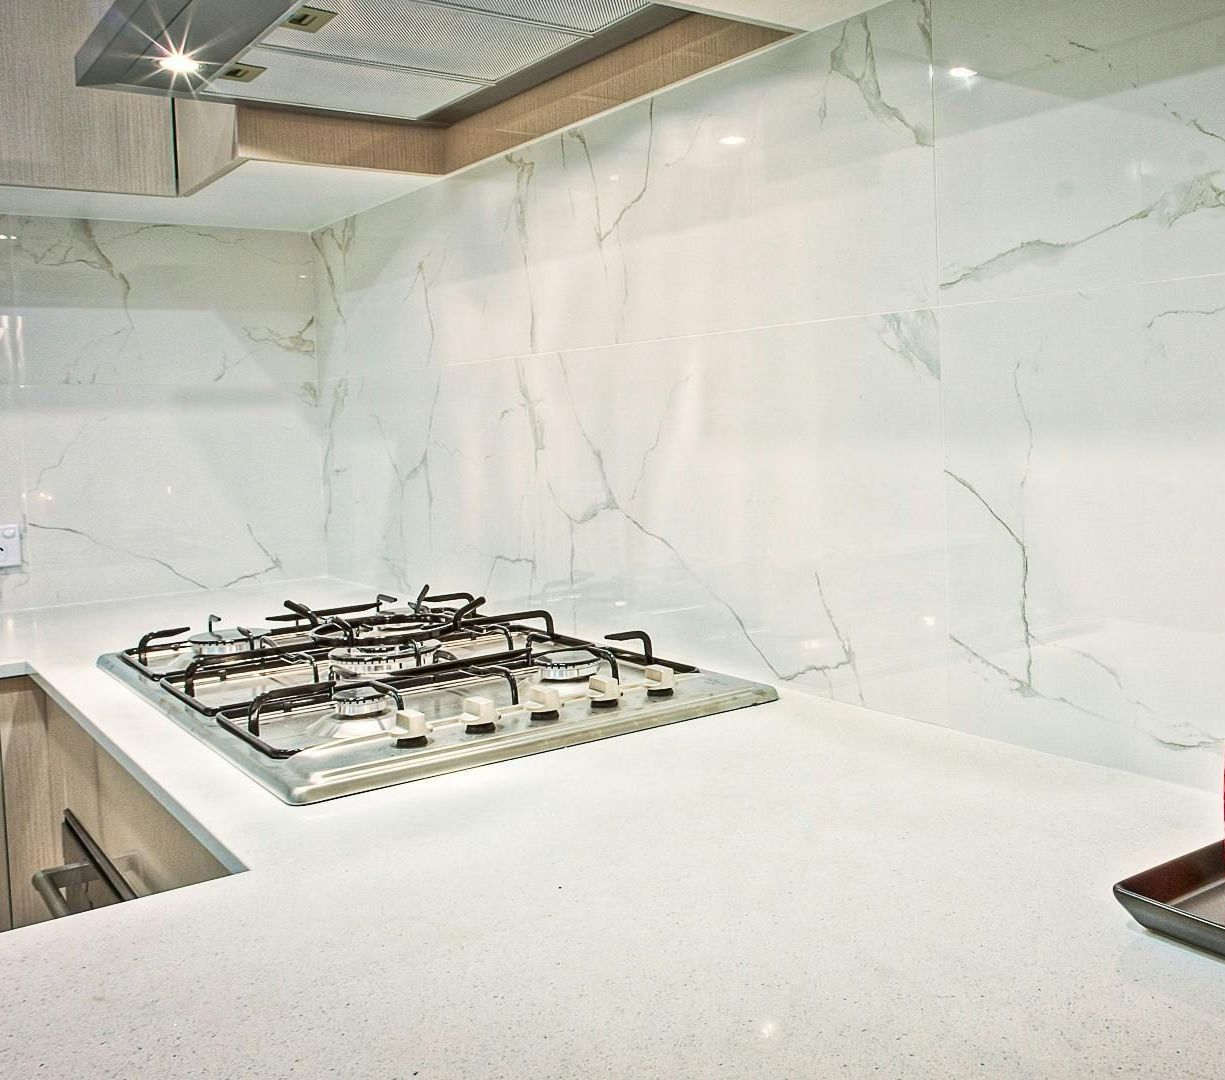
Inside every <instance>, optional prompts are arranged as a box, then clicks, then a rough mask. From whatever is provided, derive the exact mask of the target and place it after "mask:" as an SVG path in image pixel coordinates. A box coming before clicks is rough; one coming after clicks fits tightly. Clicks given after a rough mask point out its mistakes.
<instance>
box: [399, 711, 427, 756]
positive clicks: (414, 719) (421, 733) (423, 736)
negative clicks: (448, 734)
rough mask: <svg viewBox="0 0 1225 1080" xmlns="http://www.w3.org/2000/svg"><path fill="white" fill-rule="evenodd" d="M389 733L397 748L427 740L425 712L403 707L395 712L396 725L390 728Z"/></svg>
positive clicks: (411, 745)
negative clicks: (400, 710)
mask: <svg viewBox="0 0 1225 1080" xmlns="http://www.w3.org/2000/svg"><path fill="white" fill-rule="evenodd" d="M389 733H390V735H391V737H392V738H393V739H395V742H396V746H397V747H398V748H399V749H401V750H407V749H409V748H411V747H414V746H424V745H425V744H426V743H427V742H429V738H428V736H429V733H430V726H429V724H427V723H426V722H425V713H423V712H418V710H416V709H404V710H403V711H402V712H398V713H396V726H395V727H393V728H391V729H390V732H389Z"/></svg>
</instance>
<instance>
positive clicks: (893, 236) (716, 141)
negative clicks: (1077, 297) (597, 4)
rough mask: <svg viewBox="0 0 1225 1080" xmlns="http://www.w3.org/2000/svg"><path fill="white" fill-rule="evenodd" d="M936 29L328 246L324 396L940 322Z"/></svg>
mask: <svg viewBox="0 0 1225 1080" xmlns="http://www.w3.org/2000/svg"><path fill="white" fill-rule="evenodd" d="M925 20H926V14H925V9H924V7H923V5H922V4H920V3H915V2H911V0H903V2H900V3H894V4H891V5H888V6H887V7H885V8H882V9H880V10H879V11H876V12H873V13H871V14H869V15H868V16H865V17H862V18H856V19H853V20H851V21H850V22H848V23H846V24H844V25H841V26H839V27H835V28H833V29H831V30H829V31H821V32H818V33H815V34H811V35H808V36H806V37H803V38H801V39H799V40H796V41H794V42H790V43H787V44H784V45H782V46H780V47H778V48H775V49H771V50H769V51H768V52H766V53H765V54H763V55H761V56H759V57H757V58H755V59H754V60H752V61H751V62H749V63H747V64H741V65H733V66H730V67H728V68H725V69H723V70H721V71H718V72H715V73H714V74H712V75H710V76H707V77H704V78H702V79H700V80H697V81H694V82H692V83H689V84H687V85H684V86H681V87H678V88H676V89H675V90H672V91H669V92H668V93H665V94H661V95H659V96H657V97H656V98H654V99H652V100H650V101H647V102H643V103H640V104H637V105H634V106H631V107H629V108H627V109H624V110H621V111H620V112H617V113H614V114H612V115H610V116H607V117H604V118H603V119H601V120H598V121H596V122H594V123H592V124H588V125H584V126H583V127H581V128H578V129H575V130H573V131H570V132H568V133H566V134H564V135H560V136H557V137H554V138H550V139H546V140H544V141H541V142H538V143H536V144H533V145H532V146H530V147H527V148H525V149H523V150H520V151H516V152H514V153H512V154H509V155H507V156H506V157H505V158H504V159H499V160H498V161H495V162H492V163H490V164H488V165H485V166H482V167H481V168H478V169H475V170H473V171H470V172H468V173H465V174H463V175H461V176H457V177H454V178H452V179H450V180H448V181H447V182H445V183H442V184H436V185H433V186H431V187H430V188H427V189H426V190H424V191H422V192H421V193H420V195H419V196H418V197H414V198H410V199H403V200H399V201H397V202H394V203H390V204H388V205H386V206H384V207H380V208H378V209H375V210H372V211H370V212H368V213H366V214H362V215H360V216H359V217H357V218H356V219H352V220H350V221H348V222H346V223H344V224H343V225H342V226H339V227H337V228H334V229H330V230H324V231H323V232H322V233H320V234H317V235H316V247H317V249H318V251H319V254H320V257H321V262H322V267H321V271H320V273H319V275H318V280H319V282H320V287H321V290H322V292H323V295H322V297H321V299H320V304H319V306H320V308H321V310H322V311H326V312H328V313H329V315H330V317H331V318H333V319H335V320H337V321H343V326H344V332H345V335H346V339H347V349H346V352H345V355H346V357H347V359H346V361H345V364H346V365H347V366H346V367H343V368H333V367H329V364H330V363H331V361H330V359H329V357H330V356H331V351H330V350H324V352H323V358H324V370H325V374H327V375H332V376H334V375H338V374H341V373H343V372H344V371H349V372H357V371H360V372H363V373H365V372H399V371H403V370H406V369H412V368H420V367H425V366H429V365H432V364H451V363H470V362H474V361H478V360H485V359H491V358H495V357H505V356H515V355H526V354H531V353H540V352H553V351H557V350H559V349H574V348H582V347H588V346H594V345H605V344H609V343H613V342H631V341H642V340H652V339H655V338H660V337H675V336H680V335H685V334H695V333H710V332H712V331H723V330H735V329H740V328H745V327H754V326H762V325H772V324H778V323H788V322H800V321H808V320H812V319H818V318H828V317H834V316H845V315H862V314H875V313H878V312H890V311H899V310H907V309H912V308H918V307H923V306H927V305H930V304H931V303H933V301H934V299H935V295H936V255H935V223H934V220H933V216H932V205H933V199H934V188H933V183H934V173H933V164H932V159H933V150H932V101H931V90H930V57H929V41H928V36H927V32H926V21H925Z"/></svg>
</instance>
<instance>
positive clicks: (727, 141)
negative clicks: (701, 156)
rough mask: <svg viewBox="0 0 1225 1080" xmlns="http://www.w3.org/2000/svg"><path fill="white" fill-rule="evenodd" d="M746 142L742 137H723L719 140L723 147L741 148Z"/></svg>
mask: <svg viewBox="0 0 1225 1080" xmlns="http://www.w3.org/2000/svg"><path fill="white" fill-rule="evenodd" d="M748 141H749V140H748V139H746V138H745V137H744V136H743V135H724V136H723V138H721V139H720V140H719V142H720V143H722V144H723V145H724V146H743V145H744V144H745V143H746V142H748Z"/></svg>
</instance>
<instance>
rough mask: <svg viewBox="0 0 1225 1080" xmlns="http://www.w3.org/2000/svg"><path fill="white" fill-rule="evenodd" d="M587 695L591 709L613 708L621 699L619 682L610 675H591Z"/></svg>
mask: <svg viewBox="0 0 1225 1080" xmlns="http://www.w3.org/2000/svg"><path fill="white" fill-rule="evenodd" d="M587 696H588V697H589V698H591V707H592V708H593V709H615V708H616V707H617V705H618V704H619V703H620V701H621V684H620V683H619V682H618V681H617V680H616V679H614V678H613V677H612V676H611V675H592V676H591V678H590V680H589V681H588V683H587Z"/></svg>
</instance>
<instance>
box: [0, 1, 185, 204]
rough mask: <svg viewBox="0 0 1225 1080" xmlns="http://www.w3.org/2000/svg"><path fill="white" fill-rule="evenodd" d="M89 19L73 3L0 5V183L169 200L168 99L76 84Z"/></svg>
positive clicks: (89, 9) (90, 12) (93, 10)
mask: <svg viewBox="0 0 1225 1080" xmlns="http://www.w3.org/2000/svg"><path fill="white" fill-rule="evenodd" d="M97 18H98V11H97V5H95V4H88V3H84V2H82V0H3V2H0V117H3V118H4V152H3V153H2V154H0V184H19V185H25V186H30V187H52V188H73V189H77V190H82V191H118V192H127V193H130V194H134V195H173V194H175V175H174V132H173V125H172V122H171V114H170V102H169V101H168V100H167V99H165V98H159V97H153V96H150V95H146V94H130V93H119V92H117V91H114V90H95V89H83V88H81V87H78V86H77V85H76V75H75V71H74V67H73V61H74V58H75V56H76V52H77V49H79V48H80V47H81V45H82V44H84V42H85V39H86V38H87V37H88V36H89V33H90V31H91V30H92V29H93V27H94V25H95V23H96V21H97Z"/></svg>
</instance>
